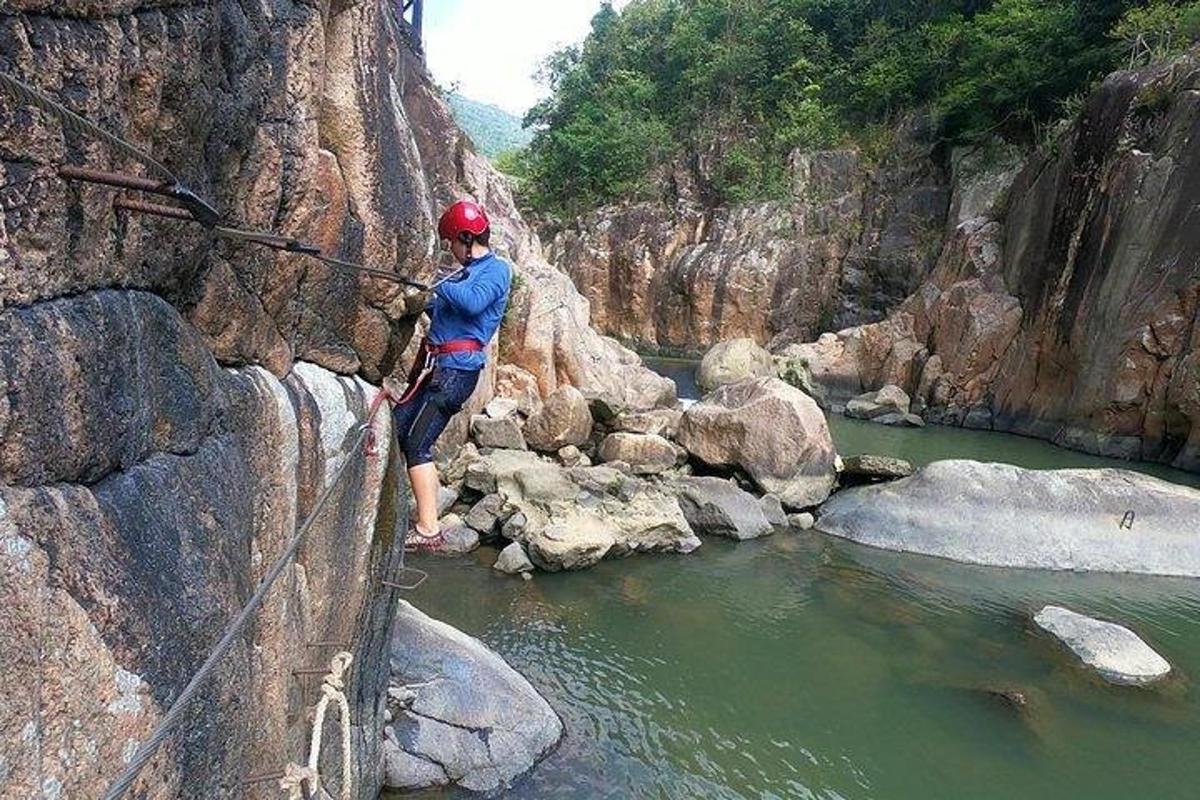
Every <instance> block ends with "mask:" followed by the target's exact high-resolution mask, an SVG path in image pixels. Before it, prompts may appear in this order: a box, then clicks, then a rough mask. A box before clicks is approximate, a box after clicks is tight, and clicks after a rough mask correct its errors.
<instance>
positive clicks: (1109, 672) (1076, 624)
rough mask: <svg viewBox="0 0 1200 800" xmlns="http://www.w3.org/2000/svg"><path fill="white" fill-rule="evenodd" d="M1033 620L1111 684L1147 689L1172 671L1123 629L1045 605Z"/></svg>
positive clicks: (1136, 637) (1160, 658) (1160, 657)
mask: <svg viewBox="0 0 1200 800" xmlns="http://www.w3.org/2000/svg"><path fill="white" fill-rule="evenodd" d="M1033 621H1034V623H1035V624H1036V625H1037V626H1038V627H1039V628H1041V629H1042V630H1044V631H1046V632H1047V633H1049V634H1050V635H1052V636H1054V637H1055V638H1057V639H1058V640H1059V641H1060V642H1061V643H1062V644H1063V645H1064V646H1065V647H1067V648H1068V649H1070V650H1071V652H1072V653H1074V654H1075V655H1076V657H1078V658H1079V660H1080V661H1082V662H1083V663H1084V664H1085V665H1087V666H1088V667H1090V668H1091V669H1093V670H1095V671H1096V673H1097V674H1098V675H1099V676H1100V677H1101V678H1103V679H1104V680H1106V681H1108V682H1109V683H1115V684H1118V685H1121V686H1145V685H1147V684H1150V683H1154V682H1155V681H1158V680H1161V679H1163V678H1165V677H1166V676H1167V675H1168V674H1169V673H1170V671H1171V665H1170V664H1169V663H1168V662H1167V660H1166V659H1165V658H1163V657H1162V656H1160V655H1159V654H1158V653H1156V652H1154V649H1153V648H1151V647H1150V645H1148V644H1146V643H1145V642H1144V641H1142V639H1141V637H1139V636H1138V635H1137V634H1136V633H1134V632H1133V631H1131V630H1129V629H1128V628H1126V627H1124V626H1121V625H1117V624H1115V623H1112V622H1104V621H1102V620H1098V619H1093V618H1091V617H1088V616H1085V615H1083V614H1080V613H1078V612H1075V611H1071V610H1070V609H1068V608H1062V607H1061V606H1046V607H1045V608H1043V609H1042V610H1041V611H1039V612H1037V614H1035V615H1034V617H1033Z"/></svg>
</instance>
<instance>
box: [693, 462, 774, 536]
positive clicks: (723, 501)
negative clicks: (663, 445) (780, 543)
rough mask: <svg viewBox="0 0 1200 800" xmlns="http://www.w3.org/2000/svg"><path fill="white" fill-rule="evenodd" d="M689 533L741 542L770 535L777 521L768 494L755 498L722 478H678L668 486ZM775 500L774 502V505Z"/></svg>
mask: <svg viewBox="0 0 1200 800" xmlns="http://www.w3.org/2000/svg"><path fill="white" fill-rule="evenodd" d="M671 486H672V488H673V489H674V490H675V492H676V494H677V495H678V497H679V506H680V508H682V509H683V515H684V516H685V517H686V518H687V521H688V524H689V525H691V526H692V530H694V531H696V532H697V533H701V534H704V535H706V536H727V537H729V538H730V539H737V540H739V541H744V540H746V539H757V538H758V537H759V536H766V535H767V534H769V533H771V532H772V531H773V530H774V528H775V526H776V524H786V523H787V520H786V518H784V519H782V520H780V519H779V518H778V516H779V512H778V511H777V509H776V508H773V507H772V500H774V498H771V497H770V496H769V495H768V496H767V497H764V498H761V499H760V498H757V497H755V496H754V495H752V494H750V493H749V492H747V491H745V490H743V489H742V488H740V487H739V486H738V485H737V484H736V483H734V482H733V481H728V480H724V479H723V478H713V477H701V478H678V479H676V480H675V481H674V482H672V484H671ZM778 502H779V501H778V500H774V503H775V504H778Z"/></svg>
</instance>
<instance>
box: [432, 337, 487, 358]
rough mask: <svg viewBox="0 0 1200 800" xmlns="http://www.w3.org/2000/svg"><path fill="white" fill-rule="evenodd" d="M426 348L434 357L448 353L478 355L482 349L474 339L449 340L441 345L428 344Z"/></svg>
mask: <svg viewBox="0 0 1200 800" xmlns="http://www.w3.org/2000/svg"><path fill="white" fill-rule="evenodd" d="M428 347H429V352H430V353H432V354H433V355H435V356H444V355H449V354H450V353H478V352H479V351H480V350H482V349H483V345H481V344H480V343H479V342H477V341H475V340H474V339H451V340H450V341H448V342H442V343H441V344H434V343H433V342H429V343H428Z"/></svg>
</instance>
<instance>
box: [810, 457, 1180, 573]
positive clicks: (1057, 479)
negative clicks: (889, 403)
mask: <svg viewBox="0 0 1200 800" xmlns="http://www.w3.org/2000/svg"><path fill="white" fill-rule="evenodd" d="M1198 519H1200V491H1198V490H1196V489H1191V488H1188V487H1184V486H1179V485H1177V484H1172V483H1167V482H1165V481H1161V480H1158V479H1157V478H1151V477H1149V476H1147V475H1142V474H1140V473H1136V472H1129V471H1126V470H1115V469H1096V470H1070V469H1068V470H1027V469H1021V468H1020V467H1013V466H1009V465H1007V464H984V463H980V462H976V461H937V462H934V463H932V464H930V465H928V466H926V467H922V468H921V469H919V470H917V472H916V473H914V474H913V475H912V476H911V477H908V478H902V479H901V480H897V481H893V482H890V483H884V484H879V485H876V486H862V487H856V488H851V489H846V490H844V491H841V492H838V493H837V494H836V495H834V496H833V498H832V499H830V500H829V502H827V503H825V505H823V506H822V507H821V509H820V514H819V517H818V520H817V527H818V528H819V529H820V530H822V531H824V532H826V533H830V534H833V535H835V536H841V537H844V538H847V539H852V540H854V541H856V542H860V543H862V544H868V545H871V546H874V547H881V548H884V549H887V550H900V551H904V552H911V553H922V554H925V555H932V556H939V557H942V558H948V559H952V560H955V561H963V562H966V563H971V564H984V565H990V566H1007V567H1024V568H1035V569H1057V570H1081V571H1098V572H1136V573H1145V574H1154V575H1181V576H1191V577H1200V528H1198V527H1197V525H1196V520H1198Z"/></svg>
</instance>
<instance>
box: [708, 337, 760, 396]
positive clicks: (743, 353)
mask: <svg viewBox="0 0 1200 800" xmlns="http://www.w3.org/2000/svg"><path fill="white" fill-rule="evenodd" d="M774 374H775V360H774V359H773V358H772V357H771V354H770V353H768V352H767V351H766V350H764V349H763V348H762V347H760V346H759V345H758V342H756V341H754V340H753V339H730V340H729V341H725V342H720V343H719V344H716V345H713V347H711V348H709V351H708V352H707V353H705V354H704V358H703V359H701V360H700V366H699V367H698V368H697V369H696V384H697V385H698V386H699V387H700V388H701V390H703V391H705V392H711V391H713V390H714V389H716V388H718V387H720V386H724V385H725V384H727V383H737V382H738V381H743V380H746V379H750V378H765V377H768V376H771V375H774Z"/></svg>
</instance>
